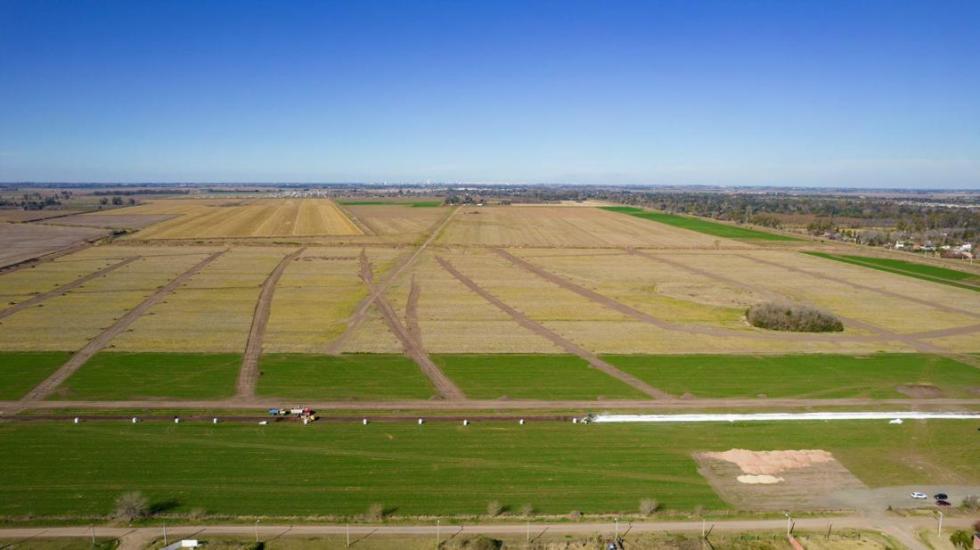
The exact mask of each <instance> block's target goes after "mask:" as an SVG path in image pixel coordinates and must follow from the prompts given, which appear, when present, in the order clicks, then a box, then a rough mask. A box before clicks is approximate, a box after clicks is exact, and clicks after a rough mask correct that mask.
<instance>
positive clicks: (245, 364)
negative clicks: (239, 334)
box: [235, 247, 306, 397]
mask: <svg viewBox="0 0 980 550" xmlns="http://www.w3.org/2000/svg"><path fill="white" fill-rule="evenodd" d="M304 250H306V247H303V248H300V249H299V250H296V251H295V252H292V253H290V254H287V255H286V256H285V257H284V258H283V259H282V260H281V261H280V262H279V264H278V265H276V267H275V269H273V270H272V272H271V273H269V276H268V277H266V279H265V281H264V282H263V283H262V290H261V292H259V299H258V300H257V301H256V302H255V312H254V313H253V314H252V326H251V328H250V329H249V331H248V341H247V342H246V343H245V353H244V354H243V355H242V366H241V369H240V370H239V371H238V383H237V385H236V386H235V388H236V394H237V395H238V397H250V396H252V395H255V386H256V384H258V381H259V359H260V358H261V357H262V340H263V339H264V338H265V327H266V325H267V324H268V323H269V313H270V311H271V310H272V297H273V295H275V292H276V284H278V283H279V278H280V277H282V274H283V272H284V271H286V267H288V266H289V264H290V263H291V262H293V261H294V260H296V258H298V257H299V255H300V254H302V253H303V251H304Z"/></svg>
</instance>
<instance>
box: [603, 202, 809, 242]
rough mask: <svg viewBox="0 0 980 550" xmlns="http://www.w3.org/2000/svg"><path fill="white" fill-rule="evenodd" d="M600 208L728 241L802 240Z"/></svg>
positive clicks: (622, 208) (625, 208)
mask: <svg viewBox="0 0 980 550" xmlns="http://www.w3.org/2000/svg"><path fill="white" fill-rule="evenodd" d="M600 208H602V209H603V210H609V211H610V212H619V213H621V214H628V215H630V216H635V217H637V218H643V219H645V220H651V221H655V222H660V223H664V224H667V225H672V226H674V227H680V228H681V229H689V230H691V231H697V232H698V233H704V234H706V235H712V236H715V237H722V238H726V239H753V240H765V241H798V240H800V239H796V238H793V237H788V236H786V235H779V234H776V233H767V232H765V231H758V230H756V229H749V228H747V227H738V226H734V225H728V224H725V223H717V222H712V221H708V220H705V219H702V218H694V217H689V216H678V215H676V214H667V213H664V212H653V211H650V210H644V209H642V208H637V207H635V206H601V207H600Z"/></svg>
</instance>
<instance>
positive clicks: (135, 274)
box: [0, 247, 205, 351]
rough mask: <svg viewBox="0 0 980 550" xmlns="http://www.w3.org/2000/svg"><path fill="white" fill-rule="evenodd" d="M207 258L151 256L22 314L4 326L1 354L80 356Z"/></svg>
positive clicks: (1, 324) (0, 335)
mask: <svg viewBox="0 0 980 550" xmlns="http://www.w3.org/2000/svg"><path fill="white" fill-rule="evenodd" d="M108 248H110V247H106V249H108ZM204 257H205V255H204V254H182V255H157V256H146V257H144V258H142V259H140V260H137V261H135V262H132V263H130V264H128V265H126V266H123V267H121V268H120V269H118V270H116V271H113V272H112V273H110V274H108V275H107V276H105V277H101V278H97V279H94V280H92V281H90V282H88V283H87V284H85V285H83V286H81V287H79V288H76V289H74V290H72V291H71V292H70V293H68V294H66V295H64V296H59V297H56V298H52V299H50V300H47V301H45V302H44V303H43V304H39V305H38V306H37V307H32V308H29V309H26V310H24V311H20V312H17V313H15V314H14V315H11V316H10V317H8V318H6V319H3V320H0V350H22V351H29V350H63V351H71V350H76V349H78V348H80V347H82V346H83V345H85V343H87V342H88V341H89V340H90V339H91V338H92V337H94V336H95V335H97V334H99V333H100V332H101V331H102V330H103V329H105V328H108V327H109V326H110V325H111V324H112V323H113V322H114V321H115V320H116V319H118V318H119V317H120V316H122V315H123V314H125V313H126V312H127V311H129V310H130V309H132V308H133V307H135V306H136V305H138V304H139V303H140V302H142V301H143V300H144V299H145V298H146V297H148V296H150V295H151V294H153V292H155V291H156V290H157V289H158V288H159V287H160V286H163V285H165V284H167V283H168V282H170V280H172V279H173V278H174V277H176V276H177V275H179V274H180V273H182V272H184V271H186V270H187V269H189V268H190V267H191V266H192V265H194V264H195V263H197V262H199V261H201V260H202V259H204Z"/></svg>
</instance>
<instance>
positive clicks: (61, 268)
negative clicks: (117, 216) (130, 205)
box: [0, 251, 125, 310]
mask: <svg viewBox="0 0 980 550" xmlns="http://www.w3.org/2000/svg"><path fill="white" fill-rule="evenodd" d="M124 253H125V251H123V254H124ZM121 259H122V256H120V257H119V258H116V259H113V258H91V257H90V258H83V257H79V255H77V254H73V255H69V256H62V257H60V258H57V259H55V260H52V261H49V262H43V263H40V264H37V265H36V266H34V267H31V268H30V269H20V270H18V271H12V272H10V273H4V274H0V310H3V309H4V308H6V307H7V306H11V305H14V304H17V303H20V302H23V301H24V300H27V299H28V298H31V297H32V296H35V295H37V294H41V293H42V292H48V291H51V290H54V289H56V288H58V287H60V286H62V285H65V284H67V283H70V282H72V281H74V280H76V279H79V278H81V277H83V276H85V275H88V274H89V273H93V272H95V271H98V270H100V269H102V268H104V267H107V266H109V265H112V264H113V263H116V262H118V261H120V260H121Z"/></svg>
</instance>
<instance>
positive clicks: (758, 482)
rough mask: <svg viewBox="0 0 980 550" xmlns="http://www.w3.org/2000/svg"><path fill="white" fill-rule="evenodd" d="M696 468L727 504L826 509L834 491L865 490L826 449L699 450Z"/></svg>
mask: <svg viewBox="0 0 980 550" xmlns="http://www.w3.org/2000/svg"><path fill="white" fill-rule="evenodd" d="M694 459H695V460H696V461H697V463H698V466H699V467H698V472H700V473H701V475H702V476H704V478H705V479H706V480H707V481H708V483H709V484H710V485H711V487H712V488H713V489H714V490H715V492H717V493H718V495H719V496H720V497H721V498H722V499H723V500H724V501H725V502H727V503H729V504H730V505H732V506H733V507H735V508H738V509H742V510H785V509H794V510H799V509H815V510H820V509H828V508H832V507H833V501H832V499H831V495H832V494H833V493H835V492H836V491H840V490H842V489H863V488H865V486H864V484H863V483H861V481H860V480H859V479H858V478H856V477H854V474H852V473H851V472H850V471H848V470H847V468H845V467H844V466H843V465H841V463H840V462H838V461H837V459H835V458H834V456H833V455H832V454H831V453H829V452H827V451H824V450H820V449H811V450H774V451H749V450H745V449H731V450H728V451H725V452H706V453H697V454H695V455H694Z"/></svg>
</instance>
